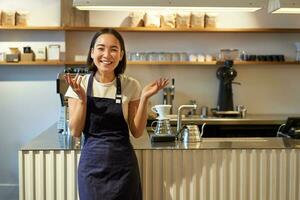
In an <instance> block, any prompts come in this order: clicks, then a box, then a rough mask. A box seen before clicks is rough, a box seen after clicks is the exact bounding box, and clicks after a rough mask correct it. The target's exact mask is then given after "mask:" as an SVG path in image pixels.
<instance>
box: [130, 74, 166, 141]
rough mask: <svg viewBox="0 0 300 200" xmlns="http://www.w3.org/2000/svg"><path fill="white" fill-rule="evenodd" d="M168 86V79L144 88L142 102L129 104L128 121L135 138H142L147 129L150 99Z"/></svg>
mask: <svg viewBox="0 0 300 200" xmlns="http://www.w3.org/2000/svg"><path fill="white" fill-rule="evenodd" d="M166 85H168V79H160V80H157V81H154V82H153V83H150V84H149V85H146V86H145V87H144V88H143V90H142V94H141V98H140V100H137V101H131V102H129V105H128V121H129V128H130V131H131V133H132V135H133V136H134V137H136V138H138V137H140V136H142V134H143V131H144V130H145V128H146V124H147V115H148V114H147V104H148V99H149V98H150V97H151V96H153V95H155V94H156V93H157V92H158V91H159V90H161V89H162V88H164V87H166Z"/></svg>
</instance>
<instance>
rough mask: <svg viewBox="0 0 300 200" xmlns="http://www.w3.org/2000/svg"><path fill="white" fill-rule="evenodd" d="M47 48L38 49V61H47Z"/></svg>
mask: <svg viewBox="0 0 300 200" xmlns="http://www.w3.org/2000/svg"><path fill="white" fill-rule="evenodd" d="M46 58H47V57H46V48H45V47H44V48H38V49H37V50H36V52H35V60H36V61H46Z"/></svg>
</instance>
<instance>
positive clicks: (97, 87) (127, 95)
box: [65, 74, 141, 121]
mask: <svg viewBox="0 0 300 200" xmlns="http://www.w3.org/2000/svg"><path fill="white" fill-rule="evenodd" d="M89 77H90V74H86V75H84V76H83V77H82V81H81V85H82V87H83V89H84V90H85V92H86V91H87V86H88V81H89ZM120 80H121V85H122V87H121V89H122V109H123V115H124V118H125V120H126V121H128V103H129V102H130V101H135V100H139V99H140V95H141V85H140V83H139V82H138V81H137V80H136V79H134V78H132V77H128V76H126V75H121V76H120ZM116 90H117V81H116V78H115V79H114V80H113V81H112V82H110V83H101V82H98V81H97V80H96V79H95V77H94V81H93V90H92V96H93V97H100V98H109V99H115V98H116ZM65 96H66V97H71V98H75V99H78V98H79V97H78V95H77V94H76V93H75V92H74V90H73V89H72V88H71V87H69V88H68V90H67V92H66V94H65Z"/></svg>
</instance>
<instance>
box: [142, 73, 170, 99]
mask: <svg viewBox="0 0 300 200" xmlns="http://www.w3.org/2000/svg"><path fill="white" fill-rule="evenodd" d="M168 84H169V79H165V78H160V79H159V80H156V81H154V82H152V83H150V84H148V85H146V86H145V87H144V88H143V90H142V95H141V98H145V99H148V98H150V97H151V96H153V95H155V94H156V93H157V92H158V91H159V90H161V89H163V88H164V87H166V86H167V85H168Z"/></svg>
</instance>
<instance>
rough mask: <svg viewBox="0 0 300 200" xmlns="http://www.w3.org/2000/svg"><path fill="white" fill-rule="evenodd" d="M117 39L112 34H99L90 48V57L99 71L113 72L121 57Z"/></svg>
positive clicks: (104, 72) (121, 52)
mask: <svg viewBox="0 0 300 200" xmlns="http://www.w3.org/2000/svg"><path fill="white" fill-rule="evenodd" d="M123 54H124V53H123V51H122V50H121V45H120V42H119V40H118V39H117V38H116V37H115V36H114V35H112V34H109V33H107V34H101V35H100V36H99V37H98V38H97V40H96V42H95V45H94V47H93V49H92V50H91V58H92V59H93V62H94V64H95V66H96V67H97V69H98V70H99V71H100V73H103V74H111V73H112V74H113V73H114V69H115V68H116V67H117V66H118V64H119V62H120V61H121V60H122V58H123Z"/></svg>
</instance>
